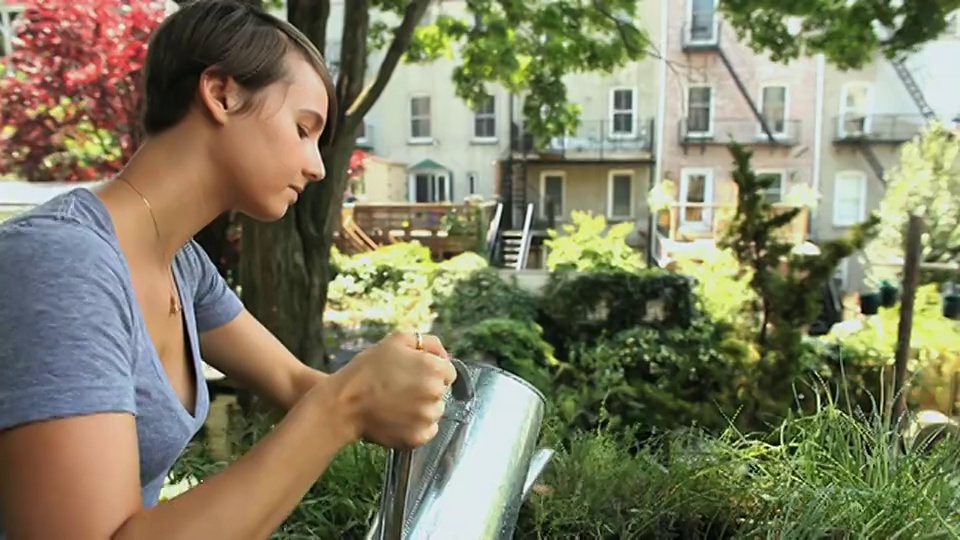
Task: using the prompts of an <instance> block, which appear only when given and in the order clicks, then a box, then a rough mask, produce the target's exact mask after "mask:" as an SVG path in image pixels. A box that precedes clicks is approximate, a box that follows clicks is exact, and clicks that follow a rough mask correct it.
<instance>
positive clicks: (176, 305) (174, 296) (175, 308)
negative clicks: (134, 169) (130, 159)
mask: <svg viewBox="0 0 960 540" xmlns="http://www.w3.org/2000/svg"><path fill="white" fill-rule="evenodd" d="M117 180H120V181H121V182H123V183H124V184H126V185H127V186H129V187H130V189H132V190H133V191H134V192H135V193H136V194H137V195H139V196H140V200H141V201H143V205H144V206H146V207H147V212H150V219H151V220H153V230H154V231H156V233H157V240H160V224H159V223H157V216H156V214H154V213H153V206H152V205H151V204H150V201H149V200H147V197H146V195H144V194H143V193H142V192H141V191H140V190H139V189H137V188H136V186H134V185H133V184H131V183H130V182H129V181H128V180H127V179H126V178H124V177H122V176H117ZM168 275H169V276H170V315H179V314H180V310H181V306H180V295H179V293H178V292H177V282H176V281H175V280H174V279H173V267H171V268H170V273H169V274H168Z"/></svg>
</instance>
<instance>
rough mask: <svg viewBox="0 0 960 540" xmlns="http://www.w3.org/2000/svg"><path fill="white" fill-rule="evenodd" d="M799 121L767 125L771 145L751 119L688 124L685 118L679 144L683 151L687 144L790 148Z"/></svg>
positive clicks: (681, 123) (795, 140) (797, 133)
mask: <svg viewBox="0 0 960 540" xmlns="http://www.w3.org/2000/svg"><path fill="white" fill-rule="evenodd" d="M800 126H801V124H800V120H781V121H779V122H777V121H773V122H768V127H769V128H770V130H771V131H772V132H773V137H774V141H775V142H771V141H770V138H769V137H768V136H767V134H766V133H764V131H763V128H762V127H761V126H760V122H758V121H757V120H756V119H755V118H740V119H711V120H710V121H708V122H703V121H702V120H697V121H695V122H694V121H691V119H689V118H683V119H681V120H680V125H679V132H680V133H679V138H680V144H682V145H684V146H685V147H686V146H687V145H690V144H700V145H706V144H719V145H725V144H728V143H731V142H737V143H740V144H744V145H768V144H774V145H782V146H793V145H795V144H797V143H799V142H800V135H801V132H800Z"/></svg>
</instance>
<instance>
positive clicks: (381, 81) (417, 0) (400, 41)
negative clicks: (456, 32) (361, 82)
mask: <svg viewBox="0 0 960 540" xmlns="http://www.w3.org/2000/svg"><path fill="white" fill-rule="evenodd" d="M351 3H352V2H351ZM364 3H366V2H364ZM429 5H430V0H411V2H410V3H409V4H407V8H406V9H405V10H404V12H403V19H402V20H401V21H400V25H399V26H397V29H396V30H394V32H393V42H391V43H390V47H389V48H388V49H387V53H386V54H385V55H384V57H383V62H381V63H380V69H379V70H378V71H377V76H376V78H375V79H374V80H373V82H372V83H371V84H370V85H369V86H367V87H366V88H364V89H363V91H362V92H361V93H360V94H359V95H358V96H357V98H356V100H355V101H354V102H353V103H352V104H351V105H350V107H349V108H348V109H347V117H348V119H349V120H350V121H352V120H353V119H355V118H356V119H360V118H363V117H364V116H365V115H366V114H367V113H368V112H369V111H370V109H371V108H372V107H373V104H374V103H376V102H377V100H378V99H380V95H381V94H383V91H384V90H385V89H386V88H387V83H388V82H390V77H392V76H393V72H394V71H395V70H396V69H397V65H398V64H399V63H400V59H401V58H402V57H403V54H404V53H405V52H406V50H407V47H408V46H409V45H410V40H411V39H412V38H413V31H414V30H415V29H416V28H417V24H419V23H420V21H421V20H422V19H423V15H424V13H426V12H427V7H428V6H429ZM346 29H347V28H344V31H346ZM364 50H366V48H364ZM357 121H359V120H357Z"/></svg>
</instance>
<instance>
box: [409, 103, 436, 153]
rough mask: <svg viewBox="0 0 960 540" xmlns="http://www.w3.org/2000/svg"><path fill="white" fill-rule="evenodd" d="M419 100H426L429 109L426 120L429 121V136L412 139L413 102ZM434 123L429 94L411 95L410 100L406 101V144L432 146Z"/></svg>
mask: <svg viewBox="0 0 960 540" xmlns="http://www.w3.org/2000/svg"><path fill="white" fill-rule="evenodd" d="M419 98H427V100H428V101H429V105H430V106H429V107H428V108H427V117H426V118H427V119H428V120H429V121H430V135H429V136H427V137H414V136H413V121H414V117H413V100H415V99H419ZM434 127H435V126H434V121H433V98H432V97H430V94H411V95H410V98H409V99H408V100H407V143H408V144H432V143H433V141H434V136H433V130H434Z"/></svg>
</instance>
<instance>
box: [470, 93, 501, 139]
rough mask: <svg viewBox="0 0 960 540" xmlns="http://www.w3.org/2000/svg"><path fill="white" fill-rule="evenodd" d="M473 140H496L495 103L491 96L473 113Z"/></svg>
mask: <svg viewBox="0 0 960 540" xmlns="http://www.w3.org/2000/svg"><path fill="white" fill-rule="evenodd" d="M473 138H474V139H481V140H491V139H496V138H497V102H496V100H494V99H493V96H487V97H486V98H485V99H484V100H483V102H481V103H480V108H479V109H477V112H476V113H475V116H474V118H473Z"/></svg>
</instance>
